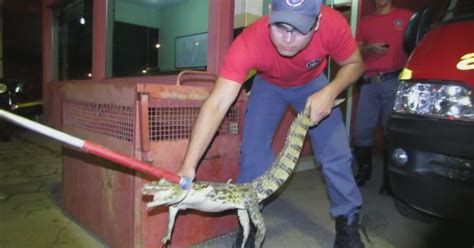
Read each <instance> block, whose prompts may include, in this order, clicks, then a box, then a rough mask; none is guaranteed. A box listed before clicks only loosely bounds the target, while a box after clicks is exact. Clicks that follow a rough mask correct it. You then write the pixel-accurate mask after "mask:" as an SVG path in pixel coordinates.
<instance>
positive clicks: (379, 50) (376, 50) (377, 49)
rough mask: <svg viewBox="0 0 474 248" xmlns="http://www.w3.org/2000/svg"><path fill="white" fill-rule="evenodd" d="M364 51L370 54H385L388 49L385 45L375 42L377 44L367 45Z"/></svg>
mask: <svg viewBox="0 0 474 248" xmlns="http://www.w3.org/2000/svg"><path fill="white" fill-rule="evenodd" d="M366 49H367V50H368V51H369V53H371V54H385V53H387V51H388V49H389V47H388V44H387V43H384V42H377V43H372V44H369V45H367V46H366Z"/></svg>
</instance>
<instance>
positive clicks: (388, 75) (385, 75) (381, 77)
mask: <svg viewBox="0 0 474 248" xmlns="http://www.w3.org/2000/svg"><path fill="white" fill-rule="evenodd" d="M399 75H400V70H398V71H391V72H380V73H377V74H375V75H372V76H369V75H364V83H366V84H373V83H379V82H383V81H386V80H389V79H392V78H396V77H398V76H399Z"/></svg>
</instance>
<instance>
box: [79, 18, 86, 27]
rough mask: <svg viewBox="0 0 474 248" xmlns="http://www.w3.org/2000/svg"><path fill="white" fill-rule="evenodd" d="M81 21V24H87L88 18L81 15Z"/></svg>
mask: <svg viewBox="0 0 474 248" xmlns="http://www.w3.org/2000/svg"><path fill="white" fill-rule="evenodd" d="M79 23H81V25H84V24H86V19H84V17H81V19H80V20H79Z"/></svg>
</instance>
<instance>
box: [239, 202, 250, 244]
mask: <svg viewBox="0 0 474 248" xmlns="http://www.w3.org/2000/svg"><path fill="white" fill-rule="evenodd" d="M237 216H238V217H239V222H240V225H241V226H242V231H243V233H242V248H244V247H245V243H246V242H247V238H248V236H249V230H250V219H249V214H248V213H247V210H245V209H239V210H237Z"/></svg>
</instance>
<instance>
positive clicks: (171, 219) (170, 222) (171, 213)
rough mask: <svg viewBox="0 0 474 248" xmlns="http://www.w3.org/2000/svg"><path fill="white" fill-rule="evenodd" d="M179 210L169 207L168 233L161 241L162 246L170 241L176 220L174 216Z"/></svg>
mask: <svg viewBox="0 0 474 248" xmlns="http://www.w3.org/2000/svg"><path fill="white" fill-rule="evenodd" d="M178 211H179V209H178V208H176V207H173V206H170V207H169V210H168V212H169V214H168V231H167V232H166V236H165V237H164V238H163V239H162V240H161V242H162V243H163V244H166V243H167V242H168V241H169V240H170V239H171V232H173V226H174V221H175V219H176V214H178Z"/></svg>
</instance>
